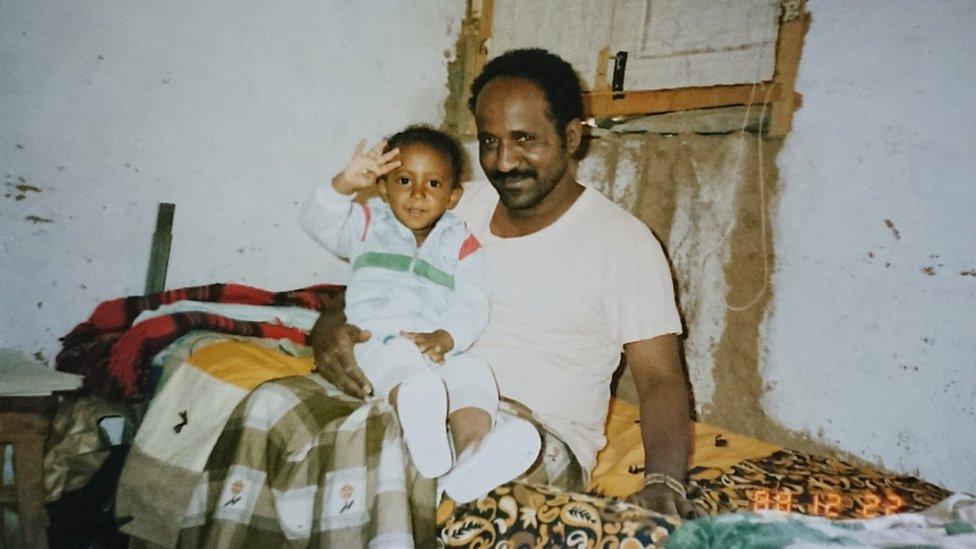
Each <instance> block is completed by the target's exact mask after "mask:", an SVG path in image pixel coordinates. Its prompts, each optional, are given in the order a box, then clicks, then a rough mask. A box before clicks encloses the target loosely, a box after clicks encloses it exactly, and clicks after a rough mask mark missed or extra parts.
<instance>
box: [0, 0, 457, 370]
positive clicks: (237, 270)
mask: <svg viewBox="0 0 976 549" xmlns="http://www.w3.org/2000/svg"><path fill="white" fill-rule="evenodd" d="M463 13H464V4H463V2H441V1H438V0H419V1H417V2H409V3H408V2H399V3H388V2H378V1H372V2H325V3H316V2H311V3H310V2H304V3H293V4H292V5H291V7H290V8H289V9H283V8H282V7H281V6H279V5H277V4H259V3H250V4H249V5H248V6H246V7H243V6H241V5H240V4H238V3H234V2H226V1H218V2H202V3H186V2H184V3H166V4H153V3H118V2H115V3H93V2H83V3H65V2H54V1H47V0H41V1H29V2H28V1H10V2H7V1H5V2H3V5H2V6H0V178H3V179H2V184H3V186H4V187H3V193H2V194H0V275H2V283H0V347H11V348H15V349H18V350H19V351H21V352H23V353H24V354H27V355H35V356H37V357H38V358H41V359H47V360H53V357H54V354H55V353H56V352H57V351H58V349H59V344H58V341H57V338H58V337H59V336H61V335H63V334H65V333H67V332H68V330H70V329H71V327H73V326H74V324H76V323H78V322H80V321H81V320H83V319H84V318H85V317H87V315H88V314H89V313H90V312H91V311H92V309H93V308H94V307H95V305H96V304H97V303H99V302H101V301H103V300H106V299H111V298H114V297H118V296H121V295H129V294H140V293H142V291H143V288H144V285H145V280H146V269H147V265H148V261H149V247H150V243H151V238H152V233H153V229H154V224H155V219H156V208H157V204H158V203H159V202H173V203H175V204H176V216H175V222H174V228H173V248H172V255H171V256H170V263H169V276H168V278H167V287H170V288H173V287H180V286H187V285H195V284H205V283H211V282H218V281H238V282H243V283H249V284H254V285H258V286H263V287H267V288H273V289H288V288H293V287H298V286H304V285H307V284H311V283H318V282H323V281H342V280H344V277H345V276H346V267H345V266H344V264H341V263H339V262H338V261H335V260H332V259H330V258H329V257H328V254H327V253H325V252H324V251H323V250H321V249H320V248H319V247H318V246H317V245H315V244H314V242H312V241H311V239H308V238H307V237H305V236H304V234H303V233H302V232H301V230H300V228H299V226H298V222H297V213H298V207H299V204H300V203H301V202H302V201H303V200H304V198H305V196H306V193H307V192H308V190H309V189H310V188H311V187H312V186H313V185H314V184H316V183H319V182H321V181H322V180H323V179H324V178H327V177H331V175H332V174H333V173H334V172H335V171H336V170H337V169H339V168H340V167H341V166H342V165H343V164H344V162H345V161H346V160H347V159H348V156H349V154H350V153H351V151H352V148H353V146H354V145H355V142H356V139H357V138H359V137H361V136H362V137H366V138H369V139H371V140H375V139H378V138H379V137H380V136H382V135H386V134H389V133H391V132H393V131H395V130H397V129H399V128H401V127H403V126H405V125H406V124H408V123H415V122H428V123H432V124H438V123H439V122H440V121H441V119H442V118H443V107H442V105H443V103H444V101H443V100H444V97H445V96H446V94H447V88H446V85H445V81H446V73H447V62H448V59H447V56H449V55H450V52H451V50H452V48H453V46H454V42H455V40H456V37H457V33H458V30H459V28H460V21H461V17H462V16H463ZM404 29H409V32H406V34H405V31H404ZM405 36H406V37H407V39H404V37H405Z"/></svg>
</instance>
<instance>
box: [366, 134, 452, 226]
mask: <svg viewBox="0 0 976 549" xmlns="http://www.w3.org/2000/svg"><path fill="white" fill-rule="evenodd" d="M398 158H399V160H400V166H399V167H398V168H396V169H394V170H393V171H392V172H390V173H388V174H386V176H385V177H384V178H383V180H381V181H380V184H379V193H380V196H381V197H382V198H383V200H385V201H386V202H387V203H389V205H390V209H392V210H393V215H395V216H396V218H397V219H399V220H400V223H403V224H404V225H406V227H407V228H408V229H410V230H411V231H413V233H414V235H415V236H416V237H417V244H418V245H420V244H422V243H423V241H424V239H425V238H427V235H428V234H430V231H431V230H432V229H433V228H434V225H435V224H436V223H437V220H438V219H440V218H441V216H442V215H444V212H445V211H447V210H448V209H450V208H453V207H454V206H455V205H456V204H457V201H458V199H460V198H461V186H460V185H455V184H454V173H453V172H452V170H451V161H450V158H448V156H447V155H446V154H444V153H443V152H441V151H439V150H437V149H435V148H433V147H431V146H429V145H425V144H423V143H411V144H409V145H404V146H402V147H400V155H399V157H398Z"/></svg>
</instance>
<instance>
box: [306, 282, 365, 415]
mask: <svg viewBox="0 0 976 549" xmlns="http://www.w3.org/2000/svg"><path fill="white" fill-rule="evenodd" d="M345 308H346V294H345V292H343V293H341V294H339V295H337V296H336V298H335V299H334V300H332V302H330V303H329V304H328V305H327V306H326V308H325V310H323V311H322V314H321V315H319V318H318V320H316V321H315V325H314V326H312V330H311V331H310V332H309V334H308V341H309V344H310V345H311V346H312V351H313V356H314V357H315V370H316V371H317V372H318V373H319V374H321V375H322V377H324V378H325V379H327V380H328V381H329V382H331V383H332V384H333V385H335V386H336V387H338V388H340V389H342V390H343V391H344V392H345V393H346V394H349V395H353V396H358V397H360V398H366V396H368V395H369V394H370V393H372V392H373V387H372V386H371V385H370V384H369V381H368V380H367V379H366V375H365V374H363V371H362V370H360V369H359V366H357V365H356V355H355V354H353V350H352V348H353V345H355V344H356V343H362V342H364V341H366V340H368V339H369V337H370V333H369V331H367V330H361V329H359V328H358V327H357V326H353V325H352V324H347V323H346V314H345Z"/></svg>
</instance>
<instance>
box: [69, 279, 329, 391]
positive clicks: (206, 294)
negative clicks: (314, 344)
mask: <svg viewBox="0 0 976 549" xmlns="http://www.w3.org/2000/svg"><path fill="white" fill-rule="evenodd" d="M342 289H343V287H342V286H332V285H317V286H310V287H308V288H301V289H298V290H291V291H285V292H277V293H275V292H270V291H268V290H263V289H260V288H254V287H250V286H244V285H240V284H211V285H208V286H196V287H192V288H182V289H178V290H169V291H166V292H160V293H157V294H153V295H150V296H130V297H125V298H119V299H115V300H111V301H106V302H104V303H102V304H100V305H99V306H98V307H97V308H96V309H95V312H94V313H92V315H91V317H90V318H89V319H88V320H86V321H85V322H82V323H81V324H79V325H78V326H76V327H75V328H74V329H73V330H72V331H71V332H70V333H68V335H66V336H64V337H63V338H61V341H62V342H63V344H64V347H63V349H62V351H61V352H60V353H58V356H57V359H56V364H57V366H56V368H57V369H58V370H61V371H65V372H71V373H76V374H81V375H84V376H85V387H86V388H87V389H88V390H89V391H91V392H92V393H94V394H96V395H99V396H103V397H105V398H108V399H110V400H126V401H137V400H145V399H146V398H148V396H149V395H150V394H151V392H152V386H153V379H152V376H150V375H149V372H150V369H149V362H150V361H151V360H152V357H153V355H154V354H155V353H157V352H158V351H160V350H162V349H163V348H164V347H166V346H167V345H169V344H170V343H172V342H173V341H175V340H176V339H177V338H178V337H180V336H182V335H184V334H186V333H188V332H191V331H194V330H206V331H212V332H221V333H228V334H237V335H243V336H250V337H263V338H271V339H289V340H291V341H294V342H296V343H301V344H304V343H305V335H306V334H305V332H303V331H301V330H298V329H296V328H291V327H287V326H282V325H278V324H273V323H268V322H251V321H243V320H233V319H229V318H225V317H223V316H220V315H216V314H212V313H200V312H184V313H175V314H171V315H165V316H159V317H156V318H152V319H150V320H147V321H145V322H141V323H139V324H138V325H136V326H133V325H132V323H133V321H134V320H135V319H136V317H137V316H139V314H140V313H141V312H143V311H145V310H149V309H155V308H157V307H159V306H160V305H164V304H169V303H175V302H177V301H181V300H194V301H205V302H214V303H238V304H248V305H292V306H298V307H304V308H308V309H313V310H322V309H324V308H325V306H326V305H327V304H328V303H329V302H330V301H331V300H332V299H333V298H334V297H335V296H336V295H337V294H338V293H339V292H340V291H342Z"/></svg>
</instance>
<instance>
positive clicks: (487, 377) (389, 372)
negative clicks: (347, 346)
mask: <svg viewBox="0 0 976 549" xmlns="http://www.w3.org/2000/svg"><path fill="white" fill-rule="evenodd" d="M353 352H354V353H355V354H356V362H357V363H358V364H359V367H360V369H362V371H363V373H365V374H366V378H367V379H369V382H370V383H372V384H373V391H374V392H375V394H376V395H377V396H382V397H383V398H389V396H390V391H392V390H393V389H394V387H396V386H397V385H399V384H401V383H403V382H404V381H406V380H407V378H409V377H410V376H412V375H414V374H416V373H418V372H423V371H427V370H431V371H433V372H434V373H436V374H437V375H438V376H440V378H441V379H442V380H443V381H444V385H445V386H446V387H447V404H448V413H453V412H455V411H457V410H460V409H462V408H477V409H479V410H484V411H485V412H487V413H488V415H490V416H491V419H492V421H494V419H495V413H496V412H497V411H498V384H497V383H496V382H495V374H494V373H492V371H491V367H490V366H488V363H487V362H486V361H484V360H482V359H480V358H475V357H472V356H469V355H467V354H464V353H462V354H458V355H452V356H446V357H444V362H443V363H442V364H438V363H436V362H433V361H432V360H430V359H429V358H427V356H426V355H424V354H423V353H421V352H420V350H419V349H418V348H417V345H416V344H414V342H412V341H410V340H409V339H406V338H404V337H402V336H399V335H386V336H380V335H378V334H376V333H374V334H373V337H371V338H370V339H369V341H366V342H365V343H359V344H357V345H356V346H355V347H353Z"/></svg>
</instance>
